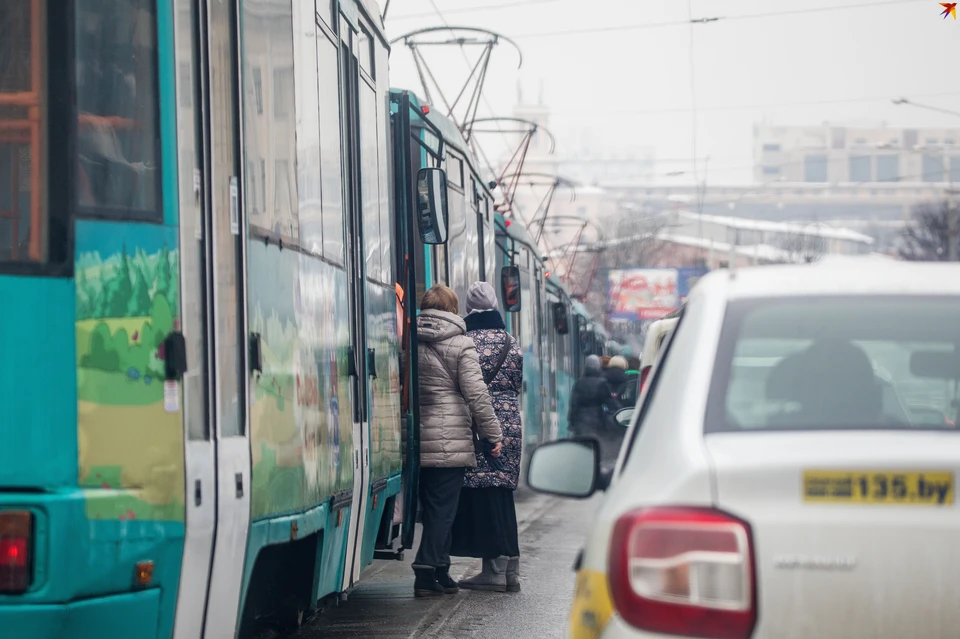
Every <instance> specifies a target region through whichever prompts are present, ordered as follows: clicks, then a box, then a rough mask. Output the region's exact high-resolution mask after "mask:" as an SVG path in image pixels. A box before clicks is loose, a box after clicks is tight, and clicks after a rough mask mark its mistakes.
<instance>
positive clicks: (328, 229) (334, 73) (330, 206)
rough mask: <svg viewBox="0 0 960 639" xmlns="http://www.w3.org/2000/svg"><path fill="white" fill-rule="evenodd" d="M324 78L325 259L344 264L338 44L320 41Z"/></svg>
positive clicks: (319, 57) (319, 59)
mask: <svg viewBox="0 0 960 639" xmlns="http://www.w3.org/2000/svg"><path fill="white" fill-rule="evenodd" d="M317 62H318V63H319V77H320V183H321V184H320V188H321V193H320V199H321V207H322V209H323V213H322V215H323V256H324V257H325V258H327V259H328V260H331V261H333V262H336V263H338V264H343V255H344V253H343V245H344V239H343V181H342V173H341V172H342V168H341V161H340V91H339V89H338V87H339V66H338V65H339V61H338V52H337V44H336V42H334V41H332V40H330V39H329V38H328V37H327V36H326V34H325V33H324V36H323V37H319V38H317Z"/></svg>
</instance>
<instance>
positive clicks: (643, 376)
mask: <svg viewBox="0 0 960 639" xmlns="http://www.w3.org/2000/svg"><path fill="white" fill-rule="evenodd" d="M651 368H653V366H644V367H643V370H642V371H640V392H641V393H642V392H643V389H644V388H646V387H647V378H648V377H650V369H651Z"/></svg>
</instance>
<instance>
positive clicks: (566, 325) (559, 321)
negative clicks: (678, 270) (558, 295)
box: [553, 302, 570, 335]
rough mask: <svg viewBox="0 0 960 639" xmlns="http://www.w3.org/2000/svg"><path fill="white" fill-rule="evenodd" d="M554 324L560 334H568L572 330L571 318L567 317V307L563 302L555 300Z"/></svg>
mask: <svg viewBox="0 0 960 639" xmlns="http://www.w3.org/2000/svg"><path fill="white" fill-rule="evenodd" d="M553 325H554V327H555V328H556V329H557V334H558V335H566V334H567V333H569V332H570V320H569V318H568V317H567V307H566V306H565V305H564V303H563V302H554V304H553Z"/></svg>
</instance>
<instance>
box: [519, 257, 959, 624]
mask: <svg viewBox="0 0 960 639" xmlns="http://www.w3.org/2000/svg"><path fill="white" fill-rule="evenodd" d="M878 373H882V374H878ZM958 387H960V265H934V264H910V263H901V262H892V263H890V264H886V263H877V264H871V266H870V268H869V269H864V268H862V267H861V266H858V265H856V264H850V265H849V266H847V265H840V264H838V265H836V266H828V265H807V266H788V267H762V268H758V269H749V270H740V271H736V272H727V271H723V272H717V273H713V274H711V275H709V276H707V277H705V278H704V279H703V280H701V281H700V283H699V285H698V286H697V288H696V290H695V291H693V293H692V294H691V296H690V298H689V299H688V302H687V305H686V308H685V309H684V312H683V315H682V318H681V320H680V322H679V325H678V326H677V328H676V331H675V333H674V335H673V336H672V338H671V339H670V340H669V342H667V344H666V351H665V352H664V353H663V354H662V356H661V357H660V359H659V362H658V363H657V364H656V365H655V367H654V370H653V373H652V374H651V378H650V383H649V388H648V390H647V392H646V395H645V397H642V398H641V402H640V404H639V406H638V407H637V409H636V413H635V415H633V418H632V420H631V422H630V424H629V430H628V432H627V435H626V438H625V440H624V445H623V449H622V450H621V452H620V457H619V459H618V461H617V465H616V468H615V469H614V471H613V476H612V477H602V476H601V474H600V471H599V467H598V466H597V460H596V450H595V446H594V443H593V442H592V441H591V440H566V441H561V442H555V443H550V444H545V445H542V446H541V447H539V448H538V449H537V451H536V452H535V453H534V454H533V456H532V458H531V462H530V467H529V472H528V482H529V484H530V485H531V486H532V487H534V488H535V489H538V490H541V491H545V492H552V493H554V494H561V495H566V496H572V497H581V498H585V497H588V496H590V495H591V494H593V493H594V492H595V491H597V490H603V489H605V490H606V494H605V495H604V497H603V500H602V503H601V505H600V507H599V512H598V514H597V515H596V517H595V522H596V523H595V524H594V527H593V530H592V532H591V533H590V535H589V538H588V540H587V542H586V545H585V547H584V549H583V552H582V555H581V557H580V559H579V560H578V565H577V587H576V595H575V599H574V604H573V608H572V610H571V614H570V636H571V637H577V638H581V637H584V638H585V637H602V638H604V639H613V638H620V637H624V638H627V637H630V638H646V637H677V636H680V637H710V638H717V639H721V638H722V639H748V638H754V639H757V638H759V639H770V638H778V639H781V638H805V639H860V638H870V639H931V638H935V639H941V638H942V639H947V638H950V639H955V638H956V637H958V636H960V509H958V505H957V503H956V492H957V484H956V482H957V475H958V473H960V431H958V429H957V428H956V426H955V425H954V424H955V423H958V422H957V412H958V408H960V401H958V399H960V397H958ZM625 410H631V409H625Z"/></svg>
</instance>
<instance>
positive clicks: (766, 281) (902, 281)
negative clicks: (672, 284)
mask: <svg viewBox="0 0 960 639" xmlns="http://www.w3.org/2000/svg"><path fill="white" fill-rule="evenodd" d="M697 289H701V290H700V291H697V290H694V291H692V292H691V296H695V295H697V293H698V292H701V291H702V294H705V295H711V296H712V295H721V296H724V297H726V298H728V299H748V298H758V297H786V296H789V297H797V296H820V295H960V263H942V262H940V263H937V262H900V261H886V260H869V261H861V260H855V259H851V260H848V261H843V262H840V261H835V262H827V263H823V264H804V265H788V266H762V267H751V268H743V269H736V270H734V271H730V270H722V271H714V272H712V273H709V274H708V275H707V276H706V277H704V278H703V279H702V280H700V282H698V285H697Z"/></svg>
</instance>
